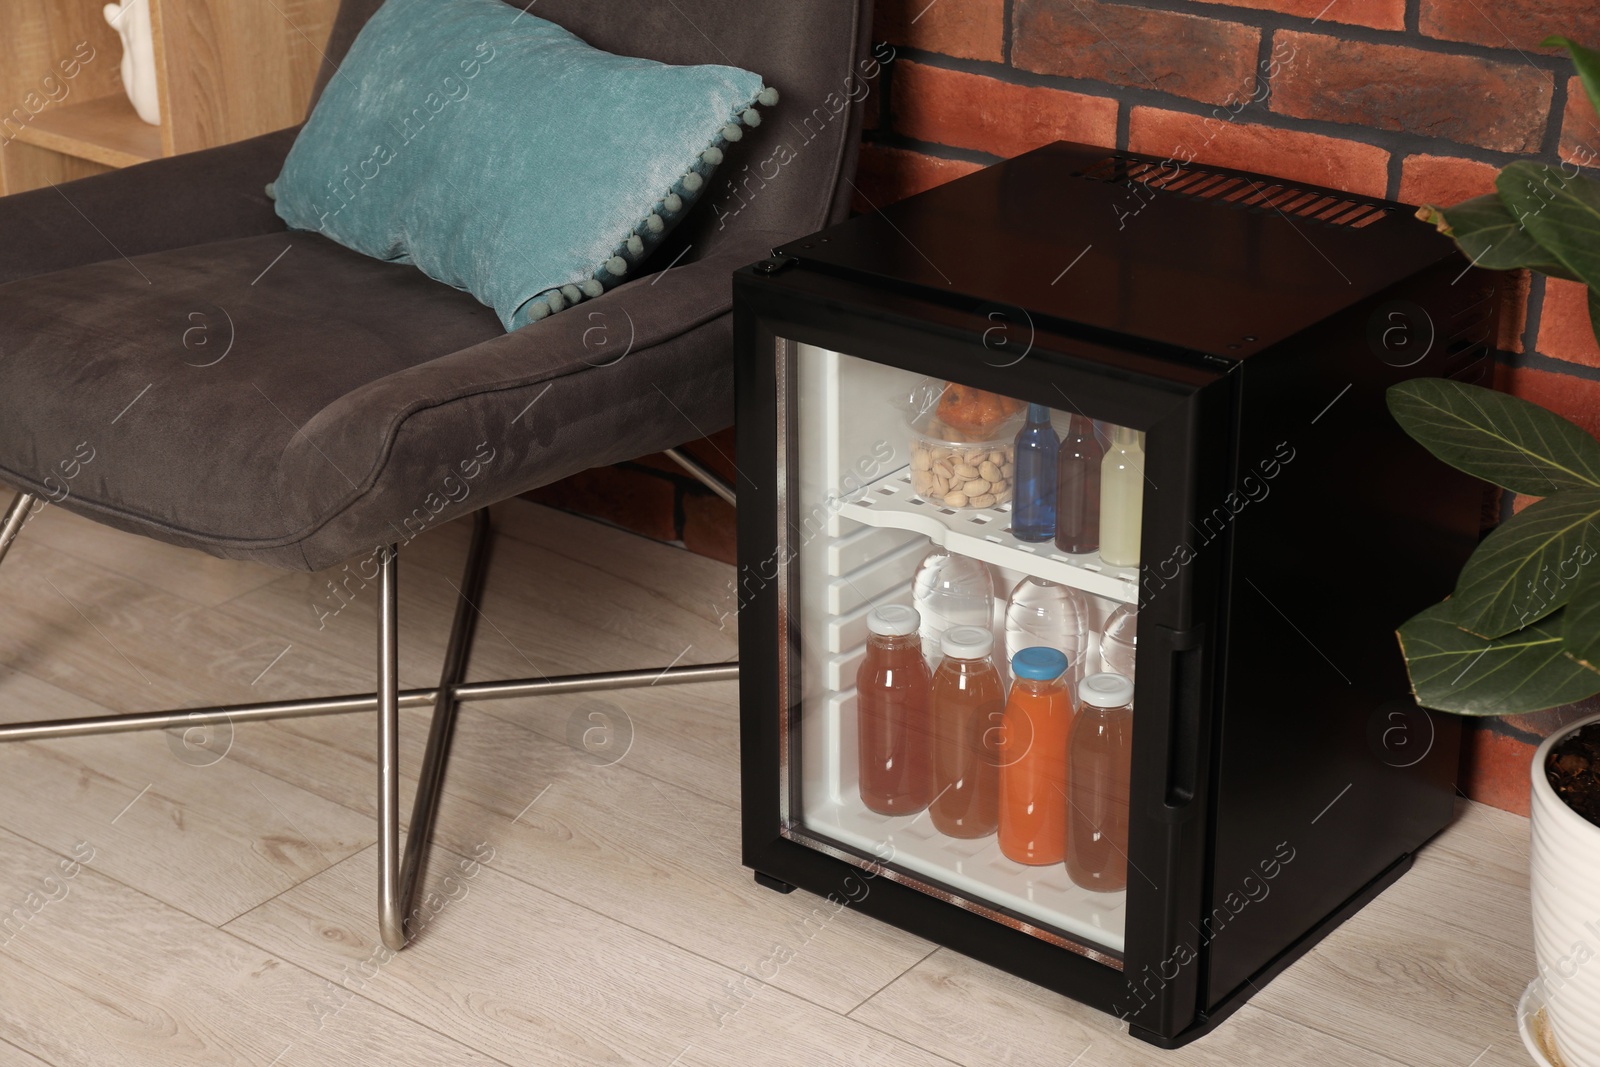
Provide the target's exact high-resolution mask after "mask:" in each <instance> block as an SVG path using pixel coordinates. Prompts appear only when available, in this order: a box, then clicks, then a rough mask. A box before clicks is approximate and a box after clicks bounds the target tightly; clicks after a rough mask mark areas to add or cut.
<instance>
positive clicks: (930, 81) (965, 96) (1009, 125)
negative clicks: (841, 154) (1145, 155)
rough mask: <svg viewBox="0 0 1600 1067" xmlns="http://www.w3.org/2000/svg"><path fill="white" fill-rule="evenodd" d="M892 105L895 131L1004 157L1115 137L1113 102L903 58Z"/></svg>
mask: <svg viewBox="0 0 1600 1067" xmlns="http://www.w3.org/2000/svg"><path fill="white" fill-rule="evenodd" d="M893 106H894V116H893V122H894V130H895V132H897V133H902V134H904V135H906V136H907V137H913V138H916V139H917V140H919V141H933V142H936V143H938V144H947V145H954V146H956V147H958V148H973V149H977V150H978V151H980V152H990V153H993V154H994V155H997V156H1001V157H1004V158H1007V159H1009V158H1010V157H1012V156H1019V155H1021V154H1022V153H1024V152H1028V151H1031V150H1032V149H1035V148H1038V147H1039V146H1040V145H1043V144H1049V143H1050V142H1052V141H1082V142H1084V143H1085V144H1094V145H1102V146H1105V147H1108V148H1109V147H1114V146H1115V145H1116V140H1117V102H1116V101H1115V100H1111V99H1109V98H1107V97H1102V96H1085V95H1084V94H1083V93H1072V92H1064V91H1062V90H1060V89H1042V88H1034V87H1031V86H1026V85H1013V84H1011V83H1009V82H1003V81H999V80H998V79H995V78H986V77H984V76H982V75H979V74H967V73H964V72H962V71H958V70H945V69H943V68H941V67H930V66H928V65H927V64H925V63H913V62H911V61H909V60H902V61H901V62H900V65H899V66H898V67H897V68H896V70H895V76H894V105H893Z"/></svg>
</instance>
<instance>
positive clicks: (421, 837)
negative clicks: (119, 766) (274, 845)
mask: <svg viewBox="0 0 1600 1067" xmlns="http://www.w3.org/2000/svg"><path fill="white" fill-rule="evenodd" d="M667 455H668V456H669V457H671V458H672V459H673V461H675V462H676V463H677V464H678V465H679V466H681V467H683V468H684V469H685V470H686V471H688V472H689V473H690V474H692V475H693V476H694V477H695V478H696V479H698V480H699V481H701V482H702V483H704V484H705V485H706V486H707V487H708V488H709V489H711V490H712V491H713V492H715V493H716V494H717V495H718V496H720V497H722V498H723V499H724V500H726V501H728V503H730V504H733V503H735V496H734V491H733V488H732V487H731V486H729V485H728V484H727V483H726V482H724V481H723V480H722V479H721V478H719V477H718V476H717V475H716V474H714V473H713V472H711V471H710V470H708V469H707V468H705V467H704V466H702V465H701V464H700V463H698V462H697V461H695V460H694V459H693V458H692V457H690V456H688V455H686V454H684V453H682V452H680V451H679V450H677V449H668V450H667ZM37 502H38V497H37V496H36V495H34V494H31V493H18V494H17V496H16V499H14V500H13V501H12V502H11V507H10V508H9V509H8V510H7V511H6V514H5V518H4V519H0V561H4V559H5V556H6V553H7V552H8V551H9V550H10V548H11V545H12V543H13V542H15V541H16V539H17V535H18V534H19V533H21V531H22V527H23V526H24V525H25V524H26V523H27V520H28V514H29V512H30V511H31V510H32V509H33V506H34V504H35V503H37ZM472 520H473V524H472V538H471V542H470V545H469V547H468V549H467V561H466V564H465V566H464V568H463V572H462V579H461V585H460V588H459V591H458V592H459V595H458V597H457V599H456V612H455V618H454V620H453V622H452V623H451V627H450V641H449V644H448V645H447V647H446V649H445V655H444V664H443V666H442V668H441V670H440V672H439V684H438V685H437V686H435V687H434V688H432V689H406V690H402V689H401V688H400V670H399V666H400V657H399V649H400V625H399V623H400V612H399V588H400V587H399V546H398V545H390V546H389V547H388V549H387V550H386V551H384V552H383V553H382V554H381V558H380V561H379V575H378V587H379V595H378V647H377V652H378V658H377V683H376V692H373V693H360V694H352V695H347V696H336V697H320V698H312V699H306V700H276V701H269V702H266V703H260V704H231V705H217V706H214V707H206V708H187V709H174V710H171V711H141V712H129V713H124V714H117V715H97V716H92V717H89V718H81V719H50V720H39V721H34V722H23V723H11V724H0V742H4V741H37V740H43V739H45V738H57V737H79V736H82V735H86V734H103V733H121V732H125V731H129V730H155V729H163V728H166V727H171V726H184V727H194V726H207V725H210V724H213V723H224V722H227V723H240V722H256V721H260V720H264V719H285V718H296V717H305V716H312V715H341V714H345V713H347V712H355V711H374V710H376V711H377V713H378V929H379V932H380V933H381V935H382V937H383V943H384V944H385V945H386V946H387V947H388V948H390V949H393V950H395V951H398V950H400V949H403V948H405V947H406V944H407V942H408V941H409V940H410V938H411V928H410V923H411V917H412V904H413V901H414V900H415V898H416V890H417V886H418V885H419V884H420V883H421V881H422V878H423V876H424V874H425V873H426V870H427V861H428V848H429V845H430V844H431V843H432V839H433V831H434V824H435V820H436V817H437V815H438V811H439V799H440V796H441V794H442V793H443V789H444V778H445V769H446V766H447V764H448V762H449V757H450V741H451V738H452V736H453V734H454V730H455V722H456V713H457V711H459V710H460V706H461V705H462V704H463V703H466V702H468V701H476V700H503V699H507V698H511V697H525V696H541V695H553V694H560V693H582V692H589V691H593V690H605V689H631V688H637V687H642V686H653V685H682V684H685V683H688V682H720V681H733V680H736V679H737V678H738V677H739V665H738V663H717V664H708V665H705V666H687V667H678V666H668V667H666V668H662V669H650V670H635V671H610V672H605V673H595V674H568V675H561V676H558V677H555V678H514V679H507V680H504V681H495V682H464V681H462V679H463V678H464V677H465V675H466V670H467V663H468V661H469V659H470V657H471V653H472V640H473V636H474V634H475V632H476V626H477V620H478V616H479V615H480V614H481V611H480V609H479V608H478V601H479V600H480V599H481V598H482V593H483V586H484V581H485V578H486V577H487V575H488V563H489V549H490V543H491V534H492V527H491V524H490V522H489V512H488V510H487V509H483V510H480V511H477V512H475V513H473V516H472ZM430 704H431V705H432V706H433V719H432V721H431V723H430V724H429V727H428V742H427V748H426V749H425V751H424V753H423V758H422V772H421V775H420V777H419V778H418V781H417V792H416V796H415V797H414V799H413V802H412V809H411V831H410V833H408V834H407V835H406V842H405V851H404V853H403V855H402V853H401V849H400V709H401V708H411V707H425V706H427V705H430Z"/></svg>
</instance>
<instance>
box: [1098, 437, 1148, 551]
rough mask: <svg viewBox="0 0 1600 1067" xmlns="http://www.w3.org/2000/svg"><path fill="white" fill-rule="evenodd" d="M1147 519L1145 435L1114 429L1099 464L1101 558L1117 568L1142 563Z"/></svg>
mask: <svg viewBox="0 0 1600 1067" xmlns="http://www.w3.org/2000/svg"><path fill="white" fill-rule="evenodd" d="M1143 519H1144V434H1142V433H1139V432H1138V431H1137V430H1134V429H1131V428H1129V427H1127V426H1113V427H1112V428H1111V447H1110V448H1107V449H1106V458H1105V459H1104V460H1102V461H1101V464H1100V558H1101V559H1102V560H1104V561H1105V562H1107V563H1110V564H1112V565H1113V566H1117V567H1137V566H1138V565H1139V526H1140V524H1141V523H1142V521H1143Z"/></svg>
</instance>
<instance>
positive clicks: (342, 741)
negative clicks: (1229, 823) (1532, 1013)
mask: <svg viewBox="0 0 1600 1067" xmlns="http://www.w3.org/2000/svg"><path fill="white" fill-rule="evenodd" d="M497 522H498V528H499V534H498V538H497V542H496V549H495V552H496V554H495V563H494V566H495V570H494V574H493V576H492V578H491V581H490V592H489V593H488V595H487V597H486V599H485V600H484V602H483V611H484V625H482V626H481V627H480V630H479V637H478V647H477V654H476V657H475V659H474V662H473V670H472V674H473V676H474V677H478V678H490V677H513V676H530V675H536V674H557V673H566V672H573V671H588V670H601V669H622V668H629V667H647V666H652V665H664V664H666V663H669V662H674V661H675V662H679V663H696V662H702V663H704V662H715V661H718V660H722V659H726V658H732V656H733V655H734V645H735V642H734V629H733V625H732V619H731V618H728V619H726V620H725V621H726V622H727V625H720V624H719V623H720V621H723V620H724V616H725V615H726V613H728V612H730V611H731V610H732V609H733V607H734V604H733V599H732V592H731V588H730V585H729V583H730V580H731V578H732V574H733V572H732V568H729V567H726V566H723V565H720V564H717V563H713V562H710V561H708V560H704V559H701V558H698V557H695V556H692V555H689V554H688V553H685V552H682V551H679V550H676V549H672V548H668V547H665V546H661V545H657V544H654V543H651V542H647V541H644V540H641V539H639V538H636V537H633V536H631V535H628V534H625V533H621V532H618V531H615V530H611V529H607V528H604V527H600V526H597V525H594V524H591V523H587V522H584V521H582V520H579V519H576V518H573V517H571V516H568V515H564V514H561V513H558V512H554V511H549V510H546V509H542V508H539V507H536V506H533V505H530V504H525V503H521V502H518V503H514V504H511V505H509V506H506V507H502V508H500V509H497ZM465 544H466V529H465V527H463V526H462V525H460V524H456V525H454V526H450V527H445V528H442V529H440V530H437V531H435V532H432V533H429V534H426V535H424V536H423V537H421V538H419V539H418V540H417V541H416V542H414V543H413V545H411V546H410V547H409V548H408V549H407V550H406V552H405V553H404V554H403V555H402V557H401V559H402V564H401V575H400V577H401V588H402V594H401V633H402V648H403V650H404V654H403V657H402V664H401V670H402V684H405V685H415V686H427V685H432V684H433V682H434V680H435V679H434V677H433V673H434V672H435V671H436V670H437V667H436V664H437V663H438V661H439V658H440V656H441V655H442V652H443V644H444V639H445V631H446V628H447V625H448V618H449V614H450V613H449V610H448V609H449V606H450V604H451V598H452V596H453V595H454V593H453V588H452V583H453V582H455V581H456V580H457V572H458V568H459V566H460V560H461V558H462V556H463V554H464V552H465ZM331 577H334V576H333V575H327V574H322V575H303V574H291V573H285V572H280V571H269V570H266V569H263V568H260V567H256V566H252V565H247V564H240V563H229V562H223V561H219V560H214V559H211V558H209V557H205V556H202V555H199V554H197V553H193V552H187V551H182V550H178V549H171V548H167V547H165V546H162V545H158V544H156V543H154V542H150V541H145V540H142V539H139V538H135V537H130V536H127V535H123V534H118V533H115V532H112V531H110V530H108V529H105V528H102V527H99V526H96V525H94V524H92V523H89V522H87V521H84V520H81V519H77V518H73V517H72V516H69V515H66V514H64V513H62V512H60V511H59V510H58V509H55V508H49V509H46V510H45V511H44V512H43V513H42V514H40V515H39V516H38V517H37V518H36V519H34V520H33V522H32V523H31V524H30V526H29V527H28V528H27V529H26V530H25V531H24V533H23V536H22V539H21V541H20V542H19V543H18V544H17V546H16V548H15V549H14V550H13V552H12V554H11V556H10V557H9V558H8V559H7V560H6V563H5V566H4V567H3V568H0V604H3V606H4V610H3V611H0V719H4V720H6V721H22V720H26V719H32V718H51V717H67V716H80V715H95V714H104V713H105V712H107V711H110V710H117V711H133V710H140V709H151V708H159V707H169V706H178V705H185V704H189V705H200V704H205V703H216V702H241V701H250V700H268V699H277V698H285V697H290V696H296V695H312V694H322V693H330V692H360V691H367V690H370V689H371V686H372V678H371V670H372V668H371V662H372V655H373V653H372V648H373V611H374V605H375V597H374V594H375V590H374V589H373V588H371V587H368V588H366V589H358V588H357V583H355V582H352V583H351V586H350V589H351V590H352V592H353V595H354V601H353V602H352V603H351V604H350V605H349V607H347V608H345V609H344V610H343V611H340V612H339V613H338V614H337V615H335V616H333V617H331V618H327V619H325V620H324V622H325V623H326V625H325V627H324V628H322V629H319V628H318V614H319V613H318V609H317V607H316V605H319V604H320V605H322V610H323V611H327V610H329V608H330V607H332V606H335V605H337V604H338V603H339V601H337V600H335V599H333V598H332V597H331V594H328V592H327V582H328V581H329V579H330V578H331ZM425 715H426V713H425V712H423V711H407V712H404V713H403V721H402V731H403V748H404V752H405V757H406V763H407V768H408V775H407V777H406V779H405V781H404V784H403V789H404V791H405V792H404V794H403V795H405V796H409V795H410V791H411V789H412V788H413V785H414V781H415V779H414V769H415V767H416V765H417V762H418V759H419V755H420V750H421V743H422V737H423V733H424V730H425V726H426V718H425ZM373 735H374V727H373V723H372V717H371V715H370V714H366V715H345V716H335V717H329V718H321V719H301V720H292V721H282V722H277V723H261V724H248V725H242V726H239V727H238V728H237V729H236V731H235V732H233V733H232V735H231V737H230V736H227V735H226V732H225V731H219V732H218V733H216V734H214V735H211V736H209V737H205V736H201V735H199V734H193V733H191V734H190V736H189V737H188V738H187V744H186V742H185V739H184V738H183V737H181V736H179V735H176V734H167V733H138V734H120V735H111V736H103V737H92V738H79V739H72V740H58V741H50V742H32V743H27V744H17V745H9V746H0V915H4V914H9V915H10V916H11V925H10V926H9V927H0V1067H21V1065H29V1067H38V1065H39V1064H41V1063H43V1064H54V1065H58V1067H67V1065H69V1064H71V1065H79V1064H82V1065H94V1067H107V1065H112V1064H150V1065H153V1067H176V1065H188V1064H194V1065H215V1064H249V1065H256V1067H291V1065H307V1067H326V1065H331V1064H380V1065H384V1067H389V1065H411V1064H417V1065H423V1064H426V1065H430V1067H433V1065H440V1064H448V1065H465V1067H476V1065H480V1064H481V1065H487V1064H494V1063H503V1064H645V1065H653V1067H671V1065H681V1067H689V1065H698V1064H729V1065H749V1064H785V1065H787V1064H795V1065H807V1067H809V1065H821V1064H864V1065H899V1064H917V1065H920V1064H950V1063H959V1064H967V1065H972V1067H977V1065H982V1064H1039V1065H1053V1067H1067V1065H1069V1064H1072V1065H1076V1067H1113V1065H1124V1064H1174V1065H1178V1064H1182V1065H1190V1064H1195V1065H1202V1064H1203V1065H1218V1067H1221V1065H1238V1064H1272V1065H1280V1064H1284V1065H1289V1064H1292V1065H1319V1067H1320V1065H1330V1067H1340V1065H1354V1064H1423V1065H1429V1067H1490V1065H1504V1064H1516V1065H1525V1064H1527V1063H1528V1062H1529V1061H1528V1060H1527V1058H1526V1057H1525V1055H1524V1053H1523V1052H1522V1049H1521V1046H1520V1044H1519V1043H1518V1039H1517V1034H1516V1028H1515V1020H1514V1017H1513V1015H1514V1005H1515V1003H1516V999H1517V997H1518V995H1519V994H1520V992H1521V990H1522V988H1523V986H1524V984H1525V983H1526V982H1527V980H1528V978H1529V977H1530V976H1531V975H1532V973H1533V957H1532V953H1531V950H1530V948H1529V946H1530V944H1531V932H1530V930H1529V920H1528V876H1527V869H1526V868H1527V824H1526V822H1525V821H1524V820H1522V819H1520V818H1517V817H1515V816H1511V815H1507V814H1504V813H1502V812H1498V811H1494V810H1490V809H1486V808H1481V807H1477V806H1474V805H1468V804H1463V805H1462V808H1461V818H1460V820H1459V821H1458V823H1457V825H1456V826H1455V827H1453V828H1452V829H1451V830H1450V831H1449V832H1448V833H1447V834H1446V835H1445V836H1444V837H1443V838H1442V839H1441V840H1440V841H1438V842H1437V843H1436V844H1434V845H1433V846H1431V847H1430V848H1429V849H1428V850H1427V852H1426V854H1425V855H1424V856H1423V857H1422V859H1421V861H1420V862H1419V863H1418V865H1417V868H1416V870H1415V871H1413V872H1412V873H1411V874H1409V875H1408V876H1407V877H1405V878H1404V879H1403V880H1402V881H1401V882H1400V883H1399V884H1398V885H1397V886H1395V887H1394V888H1393V889H1391V890H1389V891H1388V892H1387V893H1386V894H1385V895H1384V896H1383V897H1382V899H1381V900H1380V901H1378V903H1377V904H1376V905H1374V906H1372V907H1369V908H1368V909H1366V910H1365V911H1364V912H1362V913H1361V914H1360V915H1358V916H1357V917H1356V918H1355V919H1353V920H1352V921H1350V922H1349V923H1347V924H1346V925H1345V926H1344V927H1343V928H1341V929H1340V930H1339V931H1338V932H1337V933H1335V934H1334V935H1333V936H1332V937H1330V938H1329V939H1328V940H1327V941H1326V942H1324V943H1323V945H1322V946H1320V947H1319V948H1317V949H1316V950H1315V951H1314V952H1313V953H1312V954H1311V955H1310V956H1309V957H1308V958H1306V959H1305V960H1303V961H1301V962H1300V963H1298V964H1296V965H1295V966H1294V967H1293V968H1292V969H1291V970H1290V971H1289V972H1288V973H1287V974H1286V975H1285V976H1283V977H1282V978H1280V979H1279V980H1277V981H1275V982H1273V983H1271V984H1270V985H1269V986H1267V987H1266V988H1265V989H1264V990H1263V991H1262V992H1261V994H1260V995H1258V996H1257V997H1256V998H1255V999H1254V1000H1253V1001H1252V1002H1251V1003H1250V1004H1249V1005H1248V1006H1246V1007H1245V1008H1244V1009H1243V1010H1241V1011H1240V1012H1239V1013H1238V1014H1237V1015H1235V1016H1234V1017H1233V1018H1232V1019H1231V1020H1229V1021H1228V1022H1227V1023H1226V1024H1225V1025H1223V1026H1222V1027H1221V1028H1220V1029H1219V1030H1218V1032H1217V1033H1215V1034H1213V1035H1212V1036H1210V1037H1208V1038H1206V1039H1204V1040H1201V1041H1199V1042H1197V1043H1195V1044H1193V1045H1191V1046H1190V1047H1188V1048H1186V1049H1184V1050H1182V1051H1180V1052H1177V1053H1171V1054H1164V1053H1159V1052H1157V1051H1155V1050H1153V1049H1152V1048H1150V1047H1149V1046H1146V1045H1143V1044H1140V1043H1138V1042H1136V1041H1133V1040H1131V1039H1129V1038H1128V1037H1127V1036H1126V1035H1125V1034H1124V1033H1121V1032H1120V1031H1119V1028H1118V1026H1117V1025H1116V1023H1115V1021H1114V1020H1113V1019H1111V1018H1110V1017H1108V1016H1104V1015H1101V1014H1098V1013H1096V1012H1093V1011H1090V1010H1088V1009H1085V1008H1083V1007H1081V1006H1079V1005H1076V1004H1074V1003H1073V1002H1071V1001H1068V1000H1065V999H1062V998H1060V997H1057V996H1055V995H1053V994H1050V993H1046V992H1044V991H1042V990H1040V989H1038V988H1036V987H1034V986H1030V985H1028V984H1026V983H1024V982H1021V981H1017V980H1015V979H1013V978H1010V977H1008V976H1006V975H1004V974H1001V973H1000V972H998V971H995V970H992V969H990V968H988V967H985V966H982V965H979V964H976V963H973V962H971V961H970V960H968V959H966V958H964V957H962V956H959V955H956V954H954V953H952V952H948V951H945V950H942V949H936V948H935V947H934V946H933V945H931V944H929V943H928V942H926V941H922V940H920V939H918V938H916V937H912V936H909V935H907V934H903V933H900V932H899V931H896V930H894V929H891V928H889V927H887V926H884V925H881V924H879V923H876V922H874V921H872V920H869V919H866V918H863V917H861V916H860V915H858V914H855V913H851V912H844V913H840V914H837V915H835V916H833V917H832V918H830V919H828V920H827V921H826V922H825V923H824V924H823V925H822V926H821V928H820V930H819V929H817V926H816V923H815V921H813V923H812V924H811V925H809V926H803V925H802V920H803V919H805V918H806V917H808V916H809V915H810V913H811V912H812V910H813V908H815V907H816V906H817V905H818V904H819V901H818V899H817V898H814V897H809V896H808V895H806V894H804V893H796V894H793V895H791V896H787V897H785V896H779V895H777V894H775V893H771V892H768V891H766V890H763V889H760V888H758V887H757V886H755V885H754V884H753V883H752V881H751V879H750V874H749V872H748V871H746V870H744V869H743V868H741V867H740V865H739V851H738V811H737V807H736V803H737V798H738V737H737V722H736V694H735V687H734V685H733V684H731V683H718V684H713V685H699V686H687V687H679V688H658V689H644V690H634V691H630V692H627V693H619V694H609V695H589V696H571V697H559V698H545V699H543V700H538V701H533V700H524V701H512V702H505V703H491V704H478V705H469V706H468V708H467V710H466V711H464V713H463V716H462V720H461V724H460V729H459V733H458V737H457V741H456V746H455V753H454V760H453V763H452V766H451V771H450V777H449V780H448V784H447V786H446V795H445V800H444V804H443V810H442V813H441V824H440V827H439V838H438V840H439V842H440V845H441V846H442V847H443V848H444V849H446V850H448V851H447V852H436V856H435V860H434V862H433V865H432V868H431V870H430V877H429V889H430V890H431V891H432V892H433V893H434V894H435V896H434V897H433V898H432V903H433V910H432V912H431V918H430V920H429V922H428V923H427V926H426V928H425V929H424V931H423V932H422V935H421V937H420V938H419V939H418V941H417V942H416V943H415V944H414V945H413V946H412V947H411V948H410V949H408V950H407V951H406V952H404V953H402V954H400V955H398V956H395V957H393V958H389V957H388V956H387V955H386V954H385V953H383V952H382V951H381V949H379V948H378V946H377V943H376V940H375V938H376V929H375V922H374V910H375V901H376V889H375V882H374V879H375V863H376V857H375V847H374V840H375V837H374V827H373V814H374V806H373V790H374V776H375V772H374V764H373V743H374V742H373ZM224 753H225V754H224ZM619 757H620V758H619ZM490 856H492V859H486V860H485V862H483V863H481V864H477V865H475V864H473V863H472V862H471V861H472V859H473V858H474V857H478V858H484V857H490ZM73 859H77V860H80V861H81V862H79V863H77V864H73V863H72V862H70V861H72V860H73ZM463 867H464V869H463ZM68 874H70V875H71V877H68ZM452 874H453V878H452V877H451V876H452ZM447 879H449V880H448V881H447ZM19 915H22V916H23V918H21V919H19V918H18V916H19ZM780 947H782V948H786V949H788V950H790V951H791V952H792V953H793V958H792V960H791V961H790V962H788V963H787V964H786V965H784V966H783V967H782V968H781V969H780V970H779V971H778V973H777V974H776V976H775V977H771V978H770V980H769V981H767V982H758V981H755V980H748V981H747V980H746V979H745V975H747V974H755V973H757V972H758V970H760V971H762V972H764V973H770V967H768V966H767V965H766V961H767V960H768V959H769V958H770V957H771V956H772V955H773V953H774V950H775V949H776V948H780Z"/></svg>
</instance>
